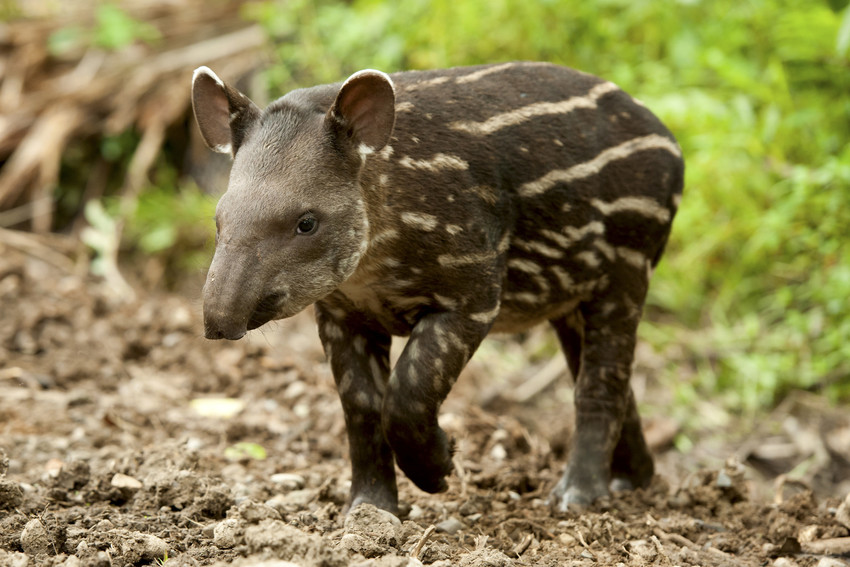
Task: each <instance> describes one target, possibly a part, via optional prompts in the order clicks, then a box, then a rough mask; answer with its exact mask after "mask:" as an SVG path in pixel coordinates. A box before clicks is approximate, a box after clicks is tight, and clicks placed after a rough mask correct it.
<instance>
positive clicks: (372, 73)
mask: <svg viewBox="0 0 850 567" xmlns="http://www.w3.org/2000/svg"><path fill="white" fill-rule="evenodd" d="M369 76H372V77H380V78H381V79H383V80H384V81H386V82H387V84H389V85H390V88H391V89H392V90H393V92H395V84H394V83H393V80H392V79H391V78H390V76H389V75H387V74H386V73H384V72H383V71H378V70H377V69H363V70H361V71H357V72H356V73H354V74H353V75H351V76H350V77H348V79H346V80H345V84H344V85H343V86H345V85H346V84H348V83H350V82H351V81H354V80H357V79H359V78H361V77H369Z"/></svg>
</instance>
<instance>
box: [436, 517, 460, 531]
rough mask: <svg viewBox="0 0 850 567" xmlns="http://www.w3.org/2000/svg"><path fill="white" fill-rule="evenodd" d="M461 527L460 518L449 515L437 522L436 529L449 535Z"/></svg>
mask: <svg viewBox="0 0 850 567" xmlns="http://www.w3.org/2000/svg"><path fill="white" fill-rule="evenodd" d="M461 529H463V523H461V521H460V520H458V519H457V518H455V517H454V516H450V517H449V518H448V519H446V520H443V521H442V522H440V523H439V524H437V531H438V532H441V533H445V534H449V535H455V534H456V533H457V532H459V531H460V530H461Z"/></svg>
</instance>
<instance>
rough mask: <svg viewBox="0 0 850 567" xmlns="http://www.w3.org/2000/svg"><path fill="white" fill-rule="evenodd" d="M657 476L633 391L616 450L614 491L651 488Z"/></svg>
mask: <svg viewBox="0 0 850 567" xmlns="http://www.w3.org/2000/svg"><path fill="white" fill-rule="evenodd" d="M654 474H655V465H654V464H653V463H652V454H651V453H650V452H649V447H647V445H646V439H645V438H644V436H643V429H641V425H640V415H638V409H637V404H636V403H635V395H634V392H633V391H632V389H631V388H629V401H628V407H627V408H626V418H625V419H624V420H623V431H622V432H621V433H620V440H619V441H618V442H617V446H616V447H614V457H613V459H612V461H611V488H613V489H614V490H631V489H633V488H644V487H646V486H649V483H650V482H651V481H652V476H653V475H654Z"/></svg>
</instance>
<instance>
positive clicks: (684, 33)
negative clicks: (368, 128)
mask: <svg viewBox="0 0 850 567" xmlns="http://www.w3.org/2000/svg"><path fill="white" fill-rule="evenodd" d="M245 15H246V17H248V18H250V19H255V20H257V21H260V22H261V23H262V24H263V25H264V26H265V28H266V29H267V30H268V32H269V35H270V37H271V38H272V39H273V43H274V49H275V55H276V58H277V62H276V64H275V65H274V66H273V67H272V69H271V70H270V71H269V73H268V79H269V83H270V88H271V90H272V91H273V92H274V93H275V94H280V93H282V92H285V91H288V90H290V89H292V88H295V87H298V86H309V85H311V84H315V83H320V82H333V81H339V80H342V79H344V78H345V77H346V76H347V75H348V74H349V73H351V72H353V71H355V70H357V69H361V68H366V67H372V68H378V69H382V70H385V71H395V70H401V69H408V68H433V67H444V66H452V65H467V64H476V63H483V62H497V61H505V60H513V59H537V60H549V61H553V62H556V63H562V64H566V65H569V66H572V67H576V68H579V69H582V70H585V71H588V72H591V73H594V74H598V75H601V76H604V77H606V78H608V79H611V80H613V81H615V82H617V83H618V84H620V85H621V86H622V87H623V88H624V89H626V90H627V91H629V92H631V93H632V94H634V95H636V96H638V97H639V98H641V99H642V100H643V101H644V102H646V103H647V105H648V106H649V107H650V108H652V109H653V110H654V111H655V112H656V113H657V114H659V115H660V116H661V117H662V119H663V120H664V121H665V122H666V123H667V124H668V126H670V128H671V129H672V130H673V132H674V133H675V134H676V135H677V137H678V139H679V141H680V143H681V145H682V148H683V150H684V154H685V157H686V161H687V179H686V190H685V195H684V199H683V201H682V208H681V210H680V212H679V215H678V218H677V220H676V225H675V229H674V235H673V238H672V239H671V243H670V246H669V250H668V253H667V255H666V258H665V260H664V261H663V262H662V264H661V266H660V267H659V270H658V272H657V274H656V275H655V278H654V282H653V287H652V290H651V295H650V299H649V307H648V311H649V317H648V322H647V323H646V324H645V325H644V326H643V330H642V333H643V336H644V338H645V339H646V340H649V341H650V342H651V343H652V344H654V345H655V346H656V347H657V348H659V349H665V348H666V347H667V346H669V345H680V346H684V347H685V350H687V351H688V353H689V355H688V356H687V357H682V358H681V359H679V360H674V361H672V363H671V365H670V367H669V368H668V369H667V370H665V372H664V376H662V379H664V380H669V383H670V384H671V385H676V384H677V382H678V380H679V378H678V377H679V375H680V374H681V373H682V370H683V368H682V367H683V366H687V367H688V369H689V372H690V373H692V374H693V375H694V380H692V381H690V382H688V384H687V385H684V386H681V387H682V388H683V391H685V392H688V391H689V392H691V394H687V395H690V396H693V397H699V396H701V395H703V394H705V393H710V394H711V395H713V396H718V395H720V396H722V397H723V398H724V399H725V402H726V404H727V405H728V406H729V407H731V408H739V409H748V410H753V409H755V408H759V407H764V406H766V405H770V404H772V403H775V402H776V401H777V400H778V399H779V398H781V397H782V396H783V395H784V394H785V393H786V392H787V391H788V390H790V389H792V388H810V389H818V390H823V391H825V392H827V393H828V394H829V395H830V396H832V397H834V398H837V397H843V398H847V397H850V341H848V340H847V337H850V302H848V301H847V299H846V298H847V297H848V296H850V246H848V245H847V242H848V230H850V229H848V227H850V149H848V140H850V94H848V93H850V60H848V55H850V53H848V51H850V8H848V7H847V2H846V1H845V0H834V1H833V2H830V3H827V2H825V1H817V0H816V1H810V0H776V1H768V0H750V1H746V2H740V1H738V0H718V1H716V2H699V1H695V0H679V1H678V2H655V1H652V0H598V1H596V2H577V1H567V0H544V1H540V2H524V1H521V0H491V1H488V2H483V1H469V2H456V1H455V2H453V1H449V0H407V1H404V2H393V3H390V2H385V1H382V0H352V1H350V2H342V1H337V0H285V1H284V0H280V1H265V2H256V3H253V4H250V5H248V6H247V7H246V12H245ZM676 387H679V386H678V385H677V386H676Z"/></svg>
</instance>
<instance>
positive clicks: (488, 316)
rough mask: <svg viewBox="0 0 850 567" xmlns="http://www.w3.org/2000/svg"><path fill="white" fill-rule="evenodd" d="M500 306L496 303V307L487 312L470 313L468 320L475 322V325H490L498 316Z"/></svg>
mask: <svg viewBox="0 0 850 567" xmlns="http://www.w3.org/2000/svg"><path fill="white" fill-rule="evenodd" d="M499 308H500V304H499V303H496V306H495V307H494V308H493V309H491V310H489V311H482V312H480V313H472V314H470V315H469V318H470V319H472V320H473V321H475V322H476V323H483V324H484V325H489V324H490V323H492V322H493V321H494V320H495V319H496V316H497V315H499Z"/></svg>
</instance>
